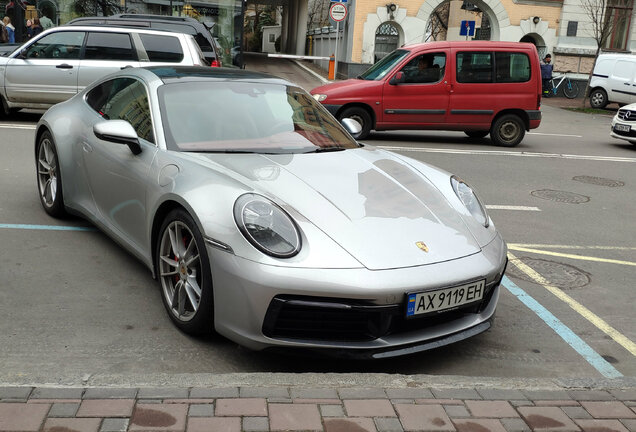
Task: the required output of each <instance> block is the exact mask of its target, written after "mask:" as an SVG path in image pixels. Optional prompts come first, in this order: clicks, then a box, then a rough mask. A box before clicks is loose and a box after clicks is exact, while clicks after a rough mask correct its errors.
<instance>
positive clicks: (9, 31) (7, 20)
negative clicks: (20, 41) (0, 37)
mask: <svg viewBox="0 0 636 432" xmlns="http://www.w3.org/2000/svg"><path fill="white" fill-rule="evenodd" d="M2 22H3V23H4V26H5V27H6V28H7V34H8V37H9V43H15V27H13V24H11V18H9V17H8V16H5V17H4V18H3V19H2Z"/></svg>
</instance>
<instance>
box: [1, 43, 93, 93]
mask: <svg viewBox="0 0 636 432" xmlns="http://www.w3.org/2000/svg"><path fill="white" fill-rule="evenodd" d="M84 36H85V32H83V31H57V32H54V33H49V34H47V35H45V36H43V37H41V38H39V39H38V40H36V41H35V42H33V43H32V44H30V45H29V46H27V47H26V48H25V49H23V50H21V51H20V52H19V53H15V54H14V55H13V57H12V58H10V59H9V61H8V62H7V66H6V68H7V70H6V73H5V89H6V92H7V98H8V99H9V100H10V101H11V102H17V103H32V104H45V105H52V104H56V103H58V102H62V101H65V100H66V99H69V98H70V97H71V96H73V95H75V93H77V77H78V68H79V64H80V51H81V48H82V43H83V41H84Z"/></svg>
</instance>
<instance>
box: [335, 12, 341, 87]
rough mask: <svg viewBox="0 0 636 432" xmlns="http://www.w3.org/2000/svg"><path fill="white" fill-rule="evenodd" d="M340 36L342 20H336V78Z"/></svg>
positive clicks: (336, 77)
mask: <svg viewBox="0 0 636 432" xmlns="http://www.w3.org/2000/svg"><path fill="white" fill-rule="evenodd" d="M338 36H340V21H337V22H336V49H335V50H334V70H335V73H334V78H335V79H338Z"/></svg>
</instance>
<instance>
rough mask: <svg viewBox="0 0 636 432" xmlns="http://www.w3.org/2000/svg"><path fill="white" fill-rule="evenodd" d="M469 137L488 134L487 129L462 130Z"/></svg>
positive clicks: (480, 136) (481, 136)
mask: <svg viewBox="0 0 636 432" xmlns="http://www.w3.org/2000/svg"><path fill="white" fill-rule="evenodd" d="M464 133H465V134H466V135H468V136H469V137H470V138H483V137H485V136H486V135H488V134H489V133H490V132H489V131H464Z"/></svg>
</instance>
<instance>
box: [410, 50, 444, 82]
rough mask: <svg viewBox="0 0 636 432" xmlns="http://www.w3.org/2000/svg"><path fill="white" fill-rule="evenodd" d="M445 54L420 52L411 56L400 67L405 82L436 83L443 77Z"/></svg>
mask: <svg viewBox="0 0 636 432" xmlns="http://www.w3.org/2000/svg"><path fill="white" fill-rule="evenodd" d="M445 69H446V54H444V53H432V54H422V55H419V56H417V57H415V58H413V59H412V60H411V61H410V62H408V63H407V64H406V66H404V67H403V68H402V72H404V82H405V83H413V84H415V83H417V84H426V83H436V82H439V81H441V80H442V78H443V77H444V71H445Z"/></svg>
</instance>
